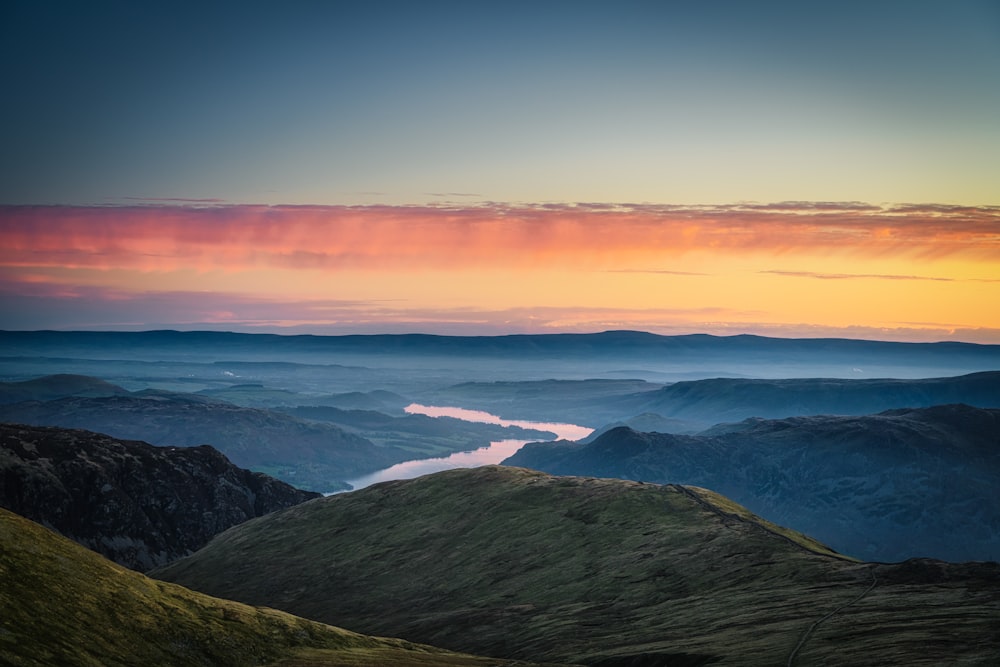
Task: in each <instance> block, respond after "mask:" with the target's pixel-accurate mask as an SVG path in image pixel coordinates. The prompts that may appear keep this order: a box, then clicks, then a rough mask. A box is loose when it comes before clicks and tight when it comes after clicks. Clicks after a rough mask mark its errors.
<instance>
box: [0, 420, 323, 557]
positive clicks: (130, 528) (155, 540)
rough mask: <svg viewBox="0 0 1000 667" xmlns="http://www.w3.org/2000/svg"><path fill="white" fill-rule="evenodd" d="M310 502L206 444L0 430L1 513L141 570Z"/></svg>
mask: <svg viewBox="0 0 1000 667" xmlns="http://www.w3.org/2000/svg"><path fill="white" fill-rule="evenodd" d="M318 496H319V494H317V493H311V492H308V491H301V490H299V489H296V488H294V487H292V486H290V485H288V484H285V483H284V482H280V481H278V480H276V479H273V478H271V477H268V476H267V475H263V474H261V473H255V472H250V471H249V470H244V469H242V468H238V467H236V466H235V465H233V464H232V463H231V462H230V461H229V460H228V459H227V458H226V457H225V456H223V455H222V454H221V453H220V452H219V451H218V450H216V449H214V448H212V447H209V446H207V445H205V446H201V447H154V446H152V445H149V444H147V443H145V442H138V441H131V440H119V439H116V438H111V437H109V436H106V435H102V434H99V433H92V432H89V431H81V430H73V429H62V428H50V427H39V426H23V425H17V424H0V506H3V507H5V508H7V509H9V510H11V511H13V512H17V513H18V514H21V515H22V516H25V517H27V518H29V519H32V520H34V521H37V522H39V523H42V524H43V525H46V526H49V527H51V528H53V529H55V530H57V531H59V532H60V533H62V534H63V535H66V536H67V537H69V538H71V539H73V540H76V541H77V542H79V543H80V544H83V545H84V546H86V547H89V548H90V549H93V550H94V551H96V552H98V553H100V554H103V555H104V556H106V557H108V558H109V559H111V560H113V561H115V562H117V563H120V564H122V565H125V566H126V567H130V568H132V569H135V570H139V571H142V572H144V571H146V570H149V569H151V568H153V567H156V566H158V565H163V564H166V563H169V562H170V561H172V560H174V559H176V558H179V557H181V556H184V555H186V554H189V553H191V552H193V551H195V550H196V549H199V548H201V547H202V546H204V545H205V544H206V543H207V542H208V540H209V539H211V537H212V536H214V535H215V534H216V533H219V532H221V531H223V530H225V529H226V528H229V527H230V526H234V525H236V524H238V523H242V522H243V521H246V520H247V519H251V518H253V517H257V516H261V515H264V514H267V513H269V512H273V511H274V510H277V509H281V508H285V507H290V506H292V505H296V504H298V503H301V502H304V501H306V500H309V499H311V498H316V497H318Z"/></svg>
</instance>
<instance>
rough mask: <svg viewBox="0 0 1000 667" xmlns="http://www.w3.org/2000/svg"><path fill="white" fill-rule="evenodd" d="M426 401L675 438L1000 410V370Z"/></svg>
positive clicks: (557, 387) (430, 395) (624, 386)
mask: <svg viewBox="0 0 1000 667" xmlns="http://www.w3.org/2000/svg"><path fill="white" fill-rule="evenodd" d="M420 398H421V400H426V401H438V402H445V403H447V404H449V405H462V406H464V407H470V408H474V409H477V410H486V411H489V412H492V413H494V414H498V415H500V416H502V417H506V418H508V419H512V418H520V419H539V420H543V419H545V420H548V421H556V420H558V421H567V422H571V423H577V424H583V425H586V426H590V427H592V428H601V427H603V426H605V425H607V424H609V423H612V422H628V421H629V420H633V419H636V418H638V417H640V416H643V420H645V421H646V422H650V421H651V420H654V421H658V422H659V424H658V427H660V428H662V429H664V430H665V431H668V432H671V433H696V432H698V431H701V430H704V429H705V428H708V427H709V426H712V425H714V424H718V423H721V422H730V421H738V420H741V419H746V418H749V417H767V418H780V417H794V416H804V415H817V414H838V415H866V414H872V413H875V412H881V411H883V410H889V409H892V408H922V407H929V406H932V405H941V404H946V403H966V404H969V405H973V406H975V407H980V408H1000V371H983V372H979V373H970V374H968V375H961V376H957V377H935V378H916V379H908V380H903V379H874V380H861V379H843V378H790V379H750V378H712V379H704V380H688V381H680V382H675V383H672V384H668V385H666V386H664V385H660V384H653V383H649V382H643V381H639V380H544V381H536V382H465V383H462V384H458V385H453V386H450V387H443V388H440V389H437V390H434V391H431V392H426V393H425V394H422V395H421V397H420Z"/></svg>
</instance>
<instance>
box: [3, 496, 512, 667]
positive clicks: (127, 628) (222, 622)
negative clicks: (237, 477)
mask: <svg viewBox="0 0 1000 667" xmlns="http://www.w3.org/2000/svg"><path fill="white" fill-rule="evenodd" d="M0 609H3V613H2V614H0V664H4V665H11V666H12V667H48V666H49V665H79V666H93V667H119V666H120V667H134V666H135V665H159V666H163V667H170V666H173V665H177V666H182V665H183V666H189V665H190V666H194V665H206V666H207V665H212V666H213V667H218V666H229V665H231V666H232V667H247V666H249V665H283V666H285V667H307V666H313V667H321V666H328V667H332V666H335V665H336V666H345V667H346V666H349V665H386V666H390V665H399V666H400V667H404V666H410V665H412V666H419V665H428V666H429V665H470V666H473V665H482V666H484V667H485V666H487V665H494V666H496V665H500V664H507V663H506V662H504V661H499V660H491V659H485V658H477V657H473V656H463V655H457V654H454V653H449V652H447V651H441V650H439V649H434V648H431V647H429V646H419V645H414V644H411V643H409V642H404V641H400V640H395V639H381V638H376V637H366V636H364V635H359V634H356V633H353V632H348V631H346V630H341V629H338V628H333V627H330V626H327V625H323V624H321V623H315V622H313V621H307V620H305V619H301V618H296V617H294V616H291V615H289V614H286V613H283V612H279V611H275V610H273V609H261V608H254V607H248V606H246V605H243V604H239V603H235V602H230V601H228V600H220V599H217V598H212V597H209V596H207V595H202V594H200V593H195V592H193V591H189V590H187V589H185V588H182V587H181V586H176V585H173V584H168V583H164V582H160V581H156V580H154V579H149V578H147V577H144V576H143V575H140V574H137V573H135V572H132V571H129V570H126V569H124V568H122V567H120V566H118V565H115V564H114V563H112V562H110V561H108V560H106V559H104V558H103V557H101V556H99V555H97V554H95V553H92V552H90V551H88V550H86V549H84V548H83V547H81V546H79V545H77V544H75V543H73V542H71V541H69V540H67V539H66V538H63V537H60V536H59V535H57V534H55V533H53V532H51V531H49V530H48V529H46V528H43V527H42V526H39V525H38V524H36V523H33V522H31V521H29V520H27V519H25V518H23V517H20V516H18V515H16V514H13V513H11V512H8V511H6V510H2V509H0Z"/></svg>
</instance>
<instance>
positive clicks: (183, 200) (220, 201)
mask: <svg viewBox="0 0 1000 667" xmlns="http://www.w3.org/2000/svg"><path fill="white" fill-rule="evenodd" d="M118 199H121V200H122V201H145V202H152V203H157V204H158V203H164V202H178V203H183V204H223V203H225V201H226V200H225V199H216V198H214V197H212V198H207V199H190V198H187V197H118Z"/></svg>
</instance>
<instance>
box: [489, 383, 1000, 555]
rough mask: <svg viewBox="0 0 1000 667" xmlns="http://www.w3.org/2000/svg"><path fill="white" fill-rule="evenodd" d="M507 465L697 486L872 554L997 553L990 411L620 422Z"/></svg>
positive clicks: (997, 455) (995, 427) (997, 480)
mask: <svg viewBox="0 0 1000 667" xmlns="http://www.w3.org/2000/svg"><path fill="white" fill-rule="evenodd" d="M789 400H794V399H793V398H791V396H789ZM806 400H808V399H806ZM504 463H505V464H507V465H512V466H523V467H530V468H535V469H538V470H543V471H546V472H549V473H552V474H558V475H588V476H596V477H618V478H621V479H632V480H644V481H648V482H661V483H666V482H673V483H681V484H695V485H698V486H705V487H708V488H711V489H713V490H715V491H718V492H719V493H722V494H724V495H726V496H728V497H731V498H733V499H734V500H736V501H737V502H739V503H741V504H743V505H746V506H747V507H748V508H750V509H751V510H752V511H754V512H756V513H758V514H760V515H762V516H766V517H768V518H769V519H771V520H773V521H776V522H778V523H781V524H783V525H787V526H790V527H792V528H795V529H796V530H801V531H803V532H806V533H808V534H810V535H813V536H815V537H817V538H818V539H820V540H822V541H823V542H825V543H827V544H830V545H831V546H833V547H834V548H835V549H837V550H838V551H841V552H843V553H847V554H850V555H852V556H855V557H859V558H865V559H869V560H882V561H894V560H901V559H904V558H908V557H912V556H931V557H934V558H941V559H946V560H952V561H965V560H987V559H989V560H996V559H1000V503H998V501H997V489H1000V410H996V409H979V408H973V407H970V406H966V405H945V406H935V407H930V408H919V409H897V410H890V411H887V412H883V413H880V414H876V415H868V416H860V417H855V416H810V417H791V418H787V419H774V420H765V419H759V418H754V419H749V420H746V421H744V422H740V423H737V424H725V425H719V426H716V427H713V428H711V429H709V430H707V431H705V432H703V433H702V434H699V435H694V436H692V435H676V434H666V433H640V432H636V431H633V430H631V429H629V428H627V427H620V428H615V429H612V430H610V431H608V432H606V433H604V434H603V435H600V436H599V437H597V438H596V439H594V440H592V441H589V442H581V443H569V442H554V443H532V444H528V445H525V446H524V447H523V448H522V449H521V450H520V451H519V452H517V453H516V454H514V455H513V456H511V457H510V458H508V459H507V460H506V461H504Z"/></svg>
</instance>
